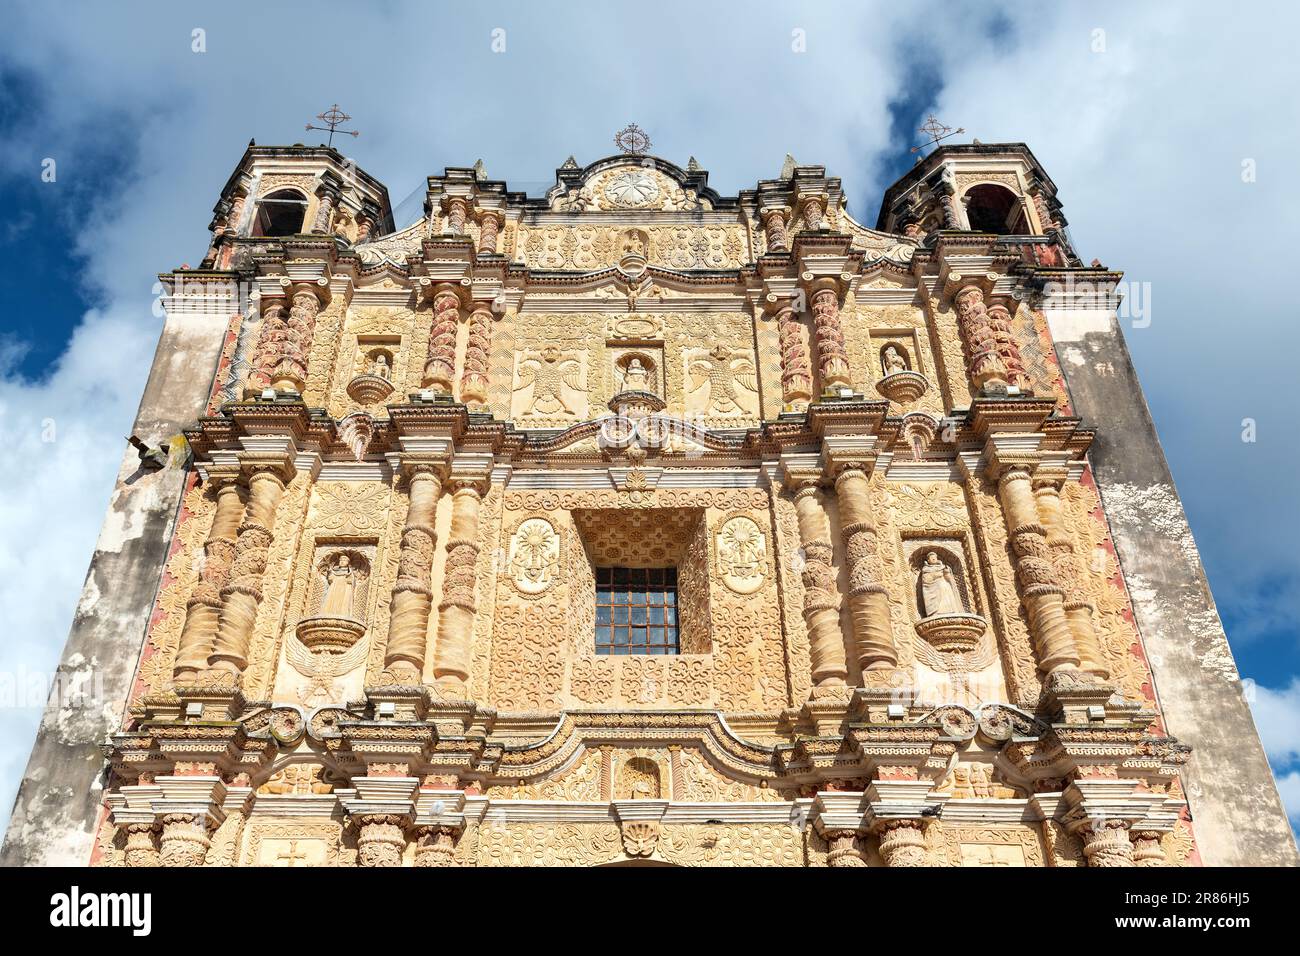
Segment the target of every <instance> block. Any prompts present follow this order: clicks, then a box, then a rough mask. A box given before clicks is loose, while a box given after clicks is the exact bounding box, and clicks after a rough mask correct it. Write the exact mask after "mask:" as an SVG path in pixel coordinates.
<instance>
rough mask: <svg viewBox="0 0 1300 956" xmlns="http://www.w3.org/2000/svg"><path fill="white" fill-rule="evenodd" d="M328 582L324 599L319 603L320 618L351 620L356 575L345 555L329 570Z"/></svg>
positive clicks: (340, 556) (350, 561)
mask: <svg viewBox="0 0 1300 956" xmlns="http://www.w3.org/2000/svg"><path fill="white" fill-rule="evenodd" d="M328 580H329V584H328V586H327V587H326V588H325V597H324V598H322V599H321V602H320V616H321V617H341V618H347V619H348V620H351V619H352V595H353V593H354V591H355V590H356V574H355V573H354V572H353V570H352V559H351V558H349V557H348V556H347V555H346V554H340V555H339V556H338V560H337V561H336V562H335V563H334V565H333V566H332V567H331V568H330V569H329V574H328Z"/></svg>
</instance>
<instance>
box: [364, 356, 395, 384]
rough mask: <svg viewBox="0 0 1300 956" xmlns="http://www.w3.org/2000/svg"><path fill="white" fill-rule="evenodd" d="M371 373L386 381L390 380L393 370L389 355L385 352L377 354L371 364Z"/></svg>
mask: <svg viewBox="0 0 1300 956" xmlns="http://www.w3.org/2000/svg"><path fill="white" fill-rule="evenodd" d="M370 374H371V375H378V376H379V377H380V378H382V379H383V380H384V381H388V380H389V379H390V378H391V377H392V374H393V370H392V369H391V368H389V365H388V356H387V355H385V354H384V353H383V352H379V353H377V354H376V355H375V360H374V362H373V363H372V364H371V366H370Z"/></svg>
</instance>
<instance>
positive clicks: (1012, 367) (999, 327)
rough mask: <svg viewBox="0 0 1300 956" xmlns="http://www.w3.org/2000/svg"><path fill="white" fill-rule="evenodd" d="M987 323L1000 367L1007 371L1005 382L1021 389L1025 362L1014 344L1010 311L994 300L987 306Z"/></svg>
mask: <svg viewBox="0 0 1300 956" xmlns="http://www.w3.org/2000/svg"><path fill="white" fill-rule="evenodd" d="M988 323H989V331H990V332H991V333H992V335H993V344H994V348H996V350H997V353H998V357H999V358H1001V359H1002V367H1003V368H1005V369H1006V371H1007V384H1009V385H1014V386H1015V387H1016V388H1018V389H1023V388H1024V387H1025V363H1024V360H1023V359H1022V358H1021V357H1020V346H1019V345H1017V344H1016V338H1015V335H1014V333H1013V332H1012V331H1011V313H1010V312H1008V311H1007V307H1006V306H1004V305H1003V304H1002V303H1000V302H995V303H994V304H993V305H991V306H989V311H988Z"/></svg>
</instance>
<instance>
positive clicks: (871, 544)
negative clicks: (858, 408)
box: [835, 465, 898, 671]
mask: <svg viewBox="0 0 1300 956" xmlns="http://www.w3.org/2000/svg"><path fill="white" fill-rule="evenodd" d="M835 492H836V495H837V496H838V499H839V512H840V533H841V534H842V535H843V537H844V550H845V552H846V553H847V555H848V562H849V593H848V597H847V601H848V604H849V615H850V617H851V618H852V620H853V644H854V648H855V649H856V651H857V656H858V665H859V666H860V667H861V668H862V670H864V671H874V670H888V669H890V668H893V667H896V666H897V665H898V651H897V649H896V648H895V647H894V632H893V625H892V624H891V623H890V617H889V596H888V593H887V592H886V590H885V587H884V585H883V584H882V583H881V579H882V578H883V576H884V575H883V572H882V570H881V565H880V544H879V541H878V540H877V537H876V521H875V518H874V517H873V516H872V513H871V493H870V487H869V485H868V481H867V474H866V471H865V470H864V469H863V468H862V467H861V466H856V465H850V466H848V467H846V468H844V469H843V470H842V471H841V472H840V473H839V476H838V477H837V478H836V479H835Z"/></svg>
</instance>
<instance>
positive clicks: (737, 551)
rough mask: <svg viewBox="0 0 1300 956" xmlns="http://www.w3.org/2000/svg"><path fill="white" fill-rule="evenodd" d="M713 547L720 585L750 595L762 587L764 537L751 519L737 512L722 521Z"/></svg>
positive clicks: (765, 541)
mask: <svg viewBox="0 0 1300 956" xmlns="http://www.w3.org/2000/svg"><path fill="white" fill-rule="evenodd" d="M716 547H717V553H718V575H719V576H720V577H721V578H722V583H723V584H725V585H726V586H727V587H728V588H730V589H731V590H732V591H735V592H736V593H737V594H753V593H754V592H755V591H757V590H758V589H759V588H761V587H762V586H763V574H764V572H765V570H766V568H767V536H766V535H764V534H763V529H762V528H760V527H759V526H758V523H757V522H756V521H754V519H753V518H747V517H746V516H744V515H737V516H736V517H734V518H730V519H728V520H727V521H725V522H723V524H722V527H720V528H719V529H718V534H717V546H716Z"/></svg>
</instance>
